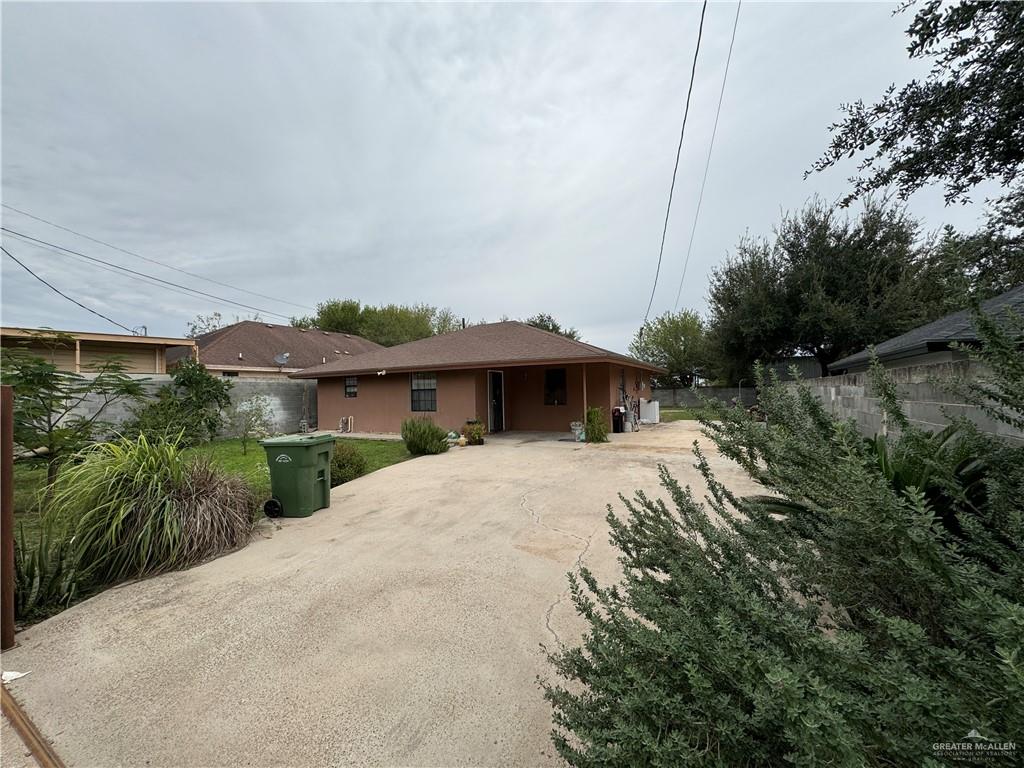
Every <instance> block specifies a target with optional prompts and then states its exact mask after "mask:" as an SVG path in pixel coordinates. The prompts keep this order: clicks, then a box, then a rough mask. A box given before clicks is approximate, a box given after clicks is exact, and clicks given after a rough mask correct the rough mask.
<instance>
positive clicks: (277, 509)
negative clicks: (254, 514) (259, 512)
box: [263, 499, 284, 517]
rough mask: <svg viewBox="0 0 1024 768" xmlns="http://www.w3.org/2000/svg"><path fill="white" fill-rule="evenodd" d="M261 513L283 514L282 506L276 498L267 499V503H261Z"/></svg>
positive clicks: (274, 515) (273, 515)
mask: <svg viewBox="0 0 1024 768" xmlns="http://www.w3.org/2000/svg"><path fill="white" fill-rule="evenodd" d="M263 514H264V515H266V516H267V517H280V516H281V515H283V514H284V507H282V506H281V502H280V501H278V500H277V499H267V503H266V504H264V505H263Z"/></svg>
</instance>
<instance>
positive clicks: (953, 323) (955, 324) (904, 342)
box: [828, 285, 1024, 371]
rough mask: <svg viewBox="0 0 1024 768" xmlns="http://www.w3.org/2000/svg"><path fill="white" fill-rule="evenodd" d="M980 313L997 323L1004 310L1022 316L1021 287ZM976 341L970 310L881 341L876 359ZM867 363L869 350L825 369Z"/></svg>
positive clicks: (1023, 293) (984, 306)
mask: <svg viewBox="0 0 1024 768" xmlns="http://www.w3.org/2000/svg"><path fill="white" fill-rule="evenodd" d="M981 310H982V312H984V313H985V314H987V315H991V316H992V317H993V318H995V319H996V320H997V321H998V320H1001V319H1002V318H1004V317H1005V315H1006V311H1007V310H1012V311H1014V312H1016V313H1018V314H1024V285H1018V286H1017V287H1016V288H1011V289H1010V290H1009V291H1007V292H1006V293H1003V294H1000V295H999V296H995V297H993V298H991V299H989V300H988V301H984V302H982V303H981ZM977 341H978V334H977V332H976V331H975V330H974V324H973V322H972V320H971V313H970V310H967V309H962V310H960V311H959V312H954V313H953V314H951V315H946V316H945V317H941V318H939V319H938V320H935V321H934V322H931V323H928V324H927V325H922V326H921V327H920V328H915V329H914V330H912V331H908V332H907V333H904V334H903V335H902V336H897V337H896V338H894V339H889V340H888V341H883V342H882V343H881V344H878V345H876V346H875V348H874V352H875V355H877V356H878V359H879V360H882V361H885V360H894V359H898V358H901V357H913V356H914V355H920V354H924V353H926V352H936V351H940V350H944V349H949V345H950V344H953V343H955V342H959V343H963V344H970V343H974V342H977ZM870 360H871V350H869V349H865V350H863V351H861V352H858V353H857V354H855V355H850V356H849V357H844V358H843V359H842V360H836V361H835V362H834V363H831V364H830V365H829V367H828V368H829V370H830V371H841V370H844V369H846V368H852V367H860V366H863V365H867V363H868V362H870Z"/></svg>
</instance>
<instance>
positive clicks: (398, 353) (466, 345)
mask: <svg viewBox="0 0 1024 768" xmlns="http://www.w3.org/2000/svg"><path fill="white" fill-rule="evenodd" d="M585 362H617V363H624V364H626V365H632V366H636V367H638V368H644V369H646V370H649V371H655V372H657V373H664V372H665V371H664V369H662V368H658V367H657V366H655V365H650V364H649V363H644V362H642V361H640V360H637V359H635V358H632V357H627V356H626V355H620V354H618V353H616V352H610V351H608V350H607V349H601V347H595V346H594V345H593V344H585V343H584V342H582V341H573V340H572V339H567V338H565V337H564V336H559V335H558V334H555V333H550V332H549V331H542V330H540V329H539V328H534V327H533V326H531V325H527V324H526V323H520V322H517V321H514V320H510V321H506V322H502V323H489V324H486V325H473V326H470V327H469V328H465V329H463V330H461V331H454V332H452V333H445V334H442V335H440V336H430V337H428V338H426V339H420V340H419V341H410V342H408V343H407V344H399V345H398V346H395V347H388V348H385V349H379V350H377V351H375V352H367V353H365V354H363V355H359V356H358V357H351V358H346V359H344V360H335V361H333V362H328V363H327V364H326V365H317V366H314V367H312V368H307V369H305V370H303V371H301V372H300V373H297V374H292V376H293V377H295V378H304V379H316V378H327V377H331V376H345V375H353V374H360V373H376V372H378V371H382V370H383V371H389V372H391V371H394V372H400V371H436V370H442V369H460V368H462V369H464V368H483V367H503V366H515V365H534V364H553V363H585Z"/></svg>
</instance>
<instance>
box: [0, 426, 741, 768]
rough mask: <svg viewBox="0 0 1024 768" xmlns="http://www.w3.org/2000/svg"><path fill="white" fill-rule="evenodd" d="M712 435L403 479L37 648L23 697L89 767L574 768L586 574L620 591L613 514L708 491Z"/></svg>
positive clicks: (460, 459)
mask: <svg viewBox="0 0 1024 768" xmlns="http://www.w3.org/2000/svg"><path fill="white" fill-rule="evenodd" d="M696 427H697V425H696V424H695V423H693V422H674V423H672V424H663V425H658V426H656V427H652V428H646V429H644V430H643V431H641V432H639V433H634V434H629V435H615V436H613V437H614V438H615V440H614V442H612V443H611V444H608V445H602V446H584V445H578V444H574V443H571V442H563V441H558V440H554V439H552V438H551V436H549V435H548V436H539V435H530V434H509V435H504V436H500V437H498V438H495V439H491V440H489V442H488V444H487V445H485V446H482V447H469V448H462V449H454V450H452V451H451V452H449V453H447V454H444V455H441V456H430V457H423V458H419V459H416V460H413V461H408V462H405V463H402V464H397V465H394V466H391V467H387V468H385V469H383V470H380V471H378V472H375V473H373V474H371V475H368V476H366V477H363V478H360V479H358V480H356V481H354V482H351V483H348V484H346V485H344V486H341V487H339V488H336V489H335V490H334V491H333V494H332V504H331V507H330V508H329V509H326V510H321V511H320V512H317V513H316V514H315V515H314V516H313V517H311V518H306V519H294V520H283V521H281V522H280V526H279V527H278V528H276V529H270V530H267V531H264V533H263V534H262V535H261V536H260V537H258V538H257V539H256V540H255V541H254V542H253V543H252V544H250V545H249V546H248V547H246V548H245V549H244V550H241V551H239V552H237V553H234V554H231V555H228V556H226V557H222V558H219V559H217V560H214V561H212V562H209V563H206V564H204V565H202V566H200V567H197V568H194V569H192V570H189V571H185V572H180V573H172V574H167V575H165V576H161V577H158V578H153V579H148V580H146V581H142V582H136V583H131V584H126V585H123V586H120V587H118V588H115V589H111V590H109V591H107V592H104V593H103V594H100V595H98V596H96V597H94V598H92V599H90V600H88V601H86V602H84V603H81V604H79V605H76V606H74V607H73V608H71V609H70V610H67V611H65V612H64V613H62V614H59V615H58V616H55V617H54V618H52V619H50V620H48V621H46V622H43V623H41V624H38V625H36V626H34V627H31V628H30V629H28V630H26V631H24V632H23V633H21V634H20V635H19V636H18V641H19V643H20V645H19V647H17V648H15V649H13V650H11V651H9V652H7V653H5V654H4V655H3V660H2V662H3V667H4V668H5V669H14V670H19V671H27V670H31V674H30V675H28V676H26V677H24V678H21V679H19V680H17V681H15V682H13V683H11V684H10V689H11V690H12V691H13V693H14V695H15V696H17V698H18V699H19V701H20V702H21V703H22V705H23V706H24V708H25V709H26V711H27V712H28V713H29V715H30V716H31V717H32V718H33V720H34V721H35V723H36V724H37V726H38V727H39V728H40V729H41V730H42V732H43V733H44V734H45V735H46V736H47V737H48V738H50V739H51V740H52V741H53V743H54V746H55V748H56V750H57V752H58V754H60V755H61V756H62V758H63V759H64V760H65V762H66V763H67V764H68V765H69V766H107V765H149V766H223V765H251V766H271V765H290V766H326V765H385V766H427V765H430V766H455V765H485V766H499V765H509V766H546V765H558V764H560V761H559V760H558V758H557V756H556V755H555V754H554V751H553V748H552V746H551V742H550V729H551V721H550V709H549V707H548V705H547V703H546V702H545V701H544V700H543V697H542V695H541V691H540V688H539V687H538V684H537V677H538V675H548V674H549V673H550V670H549V667H548V665H547V663H546V660H545V658H544V650H543V647H544V646H547V647H552V646H554V644H556V643H558V642H570V643H571V642H575V641H576V640H578V638H579V637H580V635H581V633H582V631H583V625H582V623H581V621H580V620H579V618H578V617H577V616H576V615H575V613H574V612H573V609H572V605H571V603H570V601H569V600H568V595H567V590H566V586H567V584H566V578H565V575H566V572H567V571H569V570H570V569H572V568H575V567H576V566H577V564H578V563H580V562H585V563H586V564H587V566H588V567H590V568H591V569H592V570H594V571H595V572H596V573H597V574H598V576H599V577H600V578H602V579H603V580H604V581H606V582H607V581H609V580H611V579H613V578H615V576H616V573H617V562H616V558H615V553H614V551H613V550H612V548H611V547H610V545H609V544H608V540H607V524H606V522H605V519H604V517H605V513H606V510H605V505H606V504H609V503H612V504H613V505H617V504H618V500H617V494H618V493H619V492H623V493H626V494H627V495H629V494H631V493H632V491H633V490H635V489H644V490H646V491H648V492H650V493H652V494H654V495H659V491H660V490H661V489H660V488H659V487H658V485H657V474H656V472H657V464H658V463H659V462H664V463H666V464H668V466H669V467H670V469H671V470H672V471H673V473H674V474H675V476H676V477H677V478H678V479H680V480H681V481H683V482H687V483H692V484H694V486H695V489H697V488H701V487H702V486H701V485H700V483H701V480H700V477H699V475H698V473H697V472H696V471H695V470H694V469H693V468H692V464H693V455H692V452H691V450H690V446H691V445H692V442H693V440H694V439H696V438H698V437H700V435H699V433H698V431H697V428H696ZM703 442H704V443H705V444H706V442H707V441H706V440H705V441H703ZM705 447H706V449H707V451H708V454H709V458H710V460H711V462H712V465H713V466H715V467H716V468H717V469H718V470H719V477H720V478H721V479H723V480H724V481H725V482H726V483H727V484H728V485H729V486H730V487H731V488H733V490H736V491H739V492H744V491H748V490H753V486H752V485H751V484H750V482H749V480H747V479H746V478H745V477H744V476H743V475H742V473H740V472H739V471H738V470H737V469H736V468H735V467H733V466H732V465H730V464H728V463H726V462H725V461H724V459H722V458H721V457H718V456H717V454H716V453H715V452H714V451H713V450H712V449H711V448H710V446H709V445H706V446H705ZM661 495H664V494H661ZM8 733H9V731H5V736H6V735H7V734H8ZM5 741H6V739H5ZM6 746H7V745H6V744H5V750H4V751H5V752H6V751H7V749H6ZM5 764H6V760H5Z"/></svg>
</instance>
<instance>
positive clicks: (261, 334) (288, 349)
mask: <svg viewBox="0 0 1024 768" xmlns="http://www.w3.org/2000/svg"><path fill="white" fill-rule="evenodd" d="M379 349H384V347H382V346H381V345H380V344H376V343H374V342H372V341H369V340H368V339H364V338H362V337H361V336H355V335H353V334H350V333H334V332H329V331H320V330H317V329H315V328H295V327H293V326H291V325H274V324H272V323H264V322H260V321H258V320H243V321H242V322H240V323H235V324H234V325H227V326H225V327H223V328H218V329H217V330H216V331H210V332H209V333H204V334H203V335H202V336H198V337H196V339H195V345H194V347H182V348H181V349H174V350H171V351H170V352H169V353H168V356H167V359H168V365H170V366H171V367H172V369H173V367H174V365H176V364H177V363H178V362H180V361H181V360H184V359H185V358H187V357H189V356H190V355H195V354H197V355H198V358H197V359H198V360H199V362H201V363H202V364H203V365H205V366H206V368H207V370H209V371H211V372H213V373H214V374H219V375H221V376H227V377H235V376H242V377H259V378H285V377H287V376H288V374H290V373H296V372H298V371H301V370H303V369H304V368H309V367H311V366H315V365H322V364H324V363H331V362H334V361H335V360H341V359H343V358H346V357H349V356H352V355H360V354H362V353H364V352H369V351H372V350H379Z"/></svg>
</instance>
